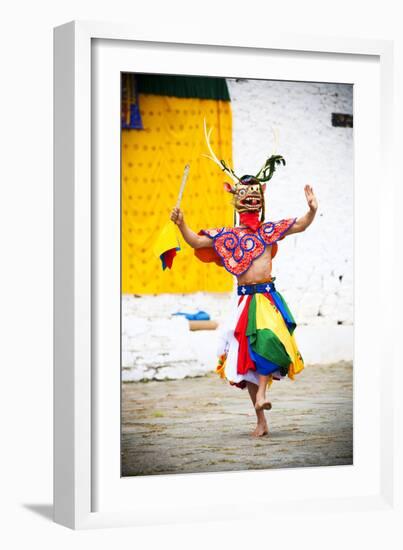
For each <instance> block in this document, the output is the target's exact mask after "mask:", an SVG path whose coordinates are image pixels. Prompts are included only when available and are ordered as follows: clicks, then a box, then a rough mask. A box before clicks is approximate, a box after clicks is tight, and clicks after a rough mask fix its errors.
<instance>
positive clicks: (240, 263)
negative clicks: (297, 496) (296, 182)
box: [171, 127, 318, 437]
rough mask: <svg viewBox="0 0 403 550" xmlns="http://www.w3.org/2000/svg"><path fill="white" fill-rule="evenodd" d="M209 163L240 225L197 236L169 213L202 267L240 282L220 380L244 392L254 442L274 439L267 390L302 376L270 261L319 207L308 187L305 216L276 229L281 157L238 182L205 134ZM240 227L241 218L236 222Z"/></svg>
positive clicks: (225, 336)
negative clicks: (269, 211)
mask: <svg viewBox="0 0 403 550" xmlns="http://www.w3.org/2000/svg"><path fill="white" fill-rule="evenodd" d="M205 132H206V140H207V145H208V148H209V150H210V155H211V156H210V157H209V158H210V159H211V160H213V161H214V162H216V164H218V165H219V166H220V168H221V169H222V170H223V171H224V172H225V173H226V174H227V175H228V176H229V177H230V178H231V179H232V180H233V182H234V185H231V184H229V183H225V184H224V188H225V190H226V191H227V192H229V193H231V194H232V196H233V203H234V207H235V212H236V213H237V214H238V216H239V222H238V223H234V226H233V227H220V228H216V229H203V230H201V231H200V232H199V233H195V232H194V231H193V230H192V229H190V228H189V227H188V225H187V224H186V222H185V219H184V215H183V212H182V211H181V210H180V208H174V209H173V210H172V212H171V220H172V221H173V222H174V223H176V225H177V226H178V228H179V230H180V232H181V233H182V236H183V238H184V240H185V242H186V243H187V244H188V245H190V246H191V247H192V248H194V250H195V255H196V256H197V257H198V258H199V259H200V260H201V261H204V262H212V261H214V262H216V263H217V264H218V265H221V266H223V267H224V268H225V269H227V271H229V272H230V273H231V274H232V275H234V276H235V277H236V278H237V284H238V288H237V293H238V295H239V300H238V306H237V309H236V312H235V313H234V317H233V318H232V320H231V323H230V324H229V326H228V328H227V329H226V330H224V332H223V337H222V343H221V349H220V353H219V364H218V366H217V369H216V372H217V373H218V374H219V375H220V376H221V377H222V378H226V379H227V380H228V381H229V382H230V383H231V384H232V385H234V386H236V387H238V388H242V389H243V388H247V389H248V392H249V395H250V398H251V400H252V403H253V406H254V410H255V412H256V417H257V425H256V428H255V429H254V431H253V432H252V435H254V436H256V437H260V436H263V435H266V434H268V433H269V429H268V425H267V420H266V417H265V413H264V411H265V410H269V409H270V408H271V403H270V401H269V400H268V399H267V397H266V389H267V387H269V386H270V385H271V382H272V380H280V379H281V378H283V377H285V376H288V377H289V378H291V379H294V375H295V374H297V373H299V372H301V370H302V369H303V368H304V363H303V359H302V357H301V354H300V352H299V350H298V347H297V344H296V341H295V338H294V330H295V327H296V323H295V320H294V318H293V316H292V313H291V311H290V309H289V308H288V306H287V303H286V302H285V300H284V298H283V297H282V296H281V294H280V293H279V292H278V291H277V290H276V288H275V284H274V281H275V277H272V260H273V258H274V256H275V255H276V253H277V246H278V245H277V242H278V241H279V240H280V239H283V238H285V237H287V236H289V235H292V234H294V233H300V232H302V231H305V229H306V228H307V227H309V225H310V224H311V223H312V221H313V220H314V218H315V214H316V211H317V209H318V202H317V199H316V197H315V194H314V192H313V189H312V187H311V186H310V185H306V186H305V188H304V191H305V197H306V201H307V204H308V211H307V212H306V214H304V215H303V216H302V217H300V218H288V219H283V220H280V221H277V222H273V221H265V201H264V192H265V189H266V183H267V182H268V181H269V180H270V179H271V178H272V176H273V174H274V172H275V170H276V167H277V166H278V165H285V161H284V159H283V157H282V156H280V155H272V156H271V157H270V158H268V159H267V161H266V162H265V164H264V165H263V167H262V168H261V170H260V171H259V172H258V174H257V175H256V176H250V175H245V176H242V177H241V178H238V177H237V176H236V174H235V172H234V171H233V170H232V169H231V168H230V167H228V166H227V164H226V163H225V162H224V161H223V160H218V159H217V157H216V156H215V154H214V152H213V150H212V148H211V145H210V135H211V130H210V131H209V132H208V133H207V129H206V127H205ZM235 220H236V216H235Z"/></svg>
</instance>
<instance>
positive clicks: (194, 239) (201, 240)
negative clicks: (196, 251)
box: [171, 208, 213, 248]
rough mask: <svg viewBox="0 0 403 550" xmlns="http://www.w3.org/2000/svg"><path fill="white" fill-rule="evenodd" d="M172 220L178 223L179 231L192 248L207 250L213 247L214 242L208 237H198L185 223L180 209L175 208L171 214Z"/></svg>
mask: <svg viewBox="0 0 403 550" xmlns="http://www.w3.org/2000/svg"><path fill="white" fill-rule="evenodd" d="M171 220H172V221H173V222H174V223H176V225H177V226H178V228H179V231H180V232H181V233H182V237H183V238H184V240H185V241H186V242H187V244H188V245H189V246H191V247H192V248H205V247H208V246H210V247H211V246H213V240H212V239H210V237H206V235H198V234H197V233H195V232H194V231H193V230H192V229H190V227H188V226H187V225H186V223H185V218H184V217H183V212H182V210H181V209H180V208H174V209H173V210H172V212H171Z"/></svg>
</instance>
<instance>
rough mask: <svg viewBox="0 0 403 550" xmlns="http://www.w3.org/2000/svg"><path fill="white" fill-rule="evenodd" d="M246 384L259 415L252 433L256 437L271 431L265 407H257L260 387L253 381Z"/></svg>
mask: <svg viewBox="0 0 403 550" xmlns="http://www.w3.org/2000/svg"><path fill="white" fill-rule="evenodd" d="M246 385H247V388H248V392H249V395H250V398H251V401H252V403H253V408H254V410H255V413H256V417H257V424H256V428H255V429H254V430H253V432H252V435H253V436H255V437H261V436H262V435H266V434H268V433H269V427H268V425H267V420H266V417H265V414H264V409H260V410H257V409H256V407H255V404H256V393H257V391H258V387H257V386H256V384H252V382H247V383H246Z"/></svg>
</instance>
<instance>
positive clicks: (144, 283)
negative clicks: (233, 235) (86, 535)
mask: <svg viewBox="0 0 403 550" xmlns="http://www.w3.org/2000/svg"><path fill="white" fill-rule="evenodd" d="M139 105H140V110H141V116H142V120H143V125H144V130H122V292H123V293H129V294H154V293H155V294H157V293H162V292H174V293H185V292H195V291H198V290H206V291H212V292H214V291H217V292H224V291H229V290H231V288H232V277H231V275H230V274H229V273H228V272H227V271H226V270H225V269H224V268H222V267H219V266H217V265H215V264H214V263H212V264H204V263H202V262H200V261H199V260H197V258H196V257H195V256H194V252H193V249H191V248H190V247H189V246H188V245H187V244H186V243H185V242H184V241H183V239H182V236H181V235H180V233H179V230H178V229H177V228H175V229H176V231H177V232H178V237H179V242H180V247H181V251H180V252H178V253H177V256H176V258H175V260H174V263H173V268H172V270H169V269H166V270H165V271H163V270H162V268H161V261H160V259H159V258H156V257H155V256H154V254H153V244H154V242H155V240H156V237H157V235H158V232H159V231H161V229H162V228H163V227H164V225H165V224H166V222H167V221H168V220H169V214H170V211H171V209H172V208H173V207H174V206H175V203H176V199H177V195H178V192H179V188H180V183H181V179H182V174H183V170H184V167H185V164H187V163H189V164H190V174H189V178H188V181H187V184H186V187H185V191H184V195H183V199H182V204H181V208H182V210H183V211H184V215H185V220H186V223H187V224H188V225H189V226H190V227H191V228H192V229H193V230H194V231H195V232H196V233H197V232H198V231H199V230H200V229H202V228H207V227H216V226H224V225H231V224H232V216H233V208H232V206H231V196H230V194H229V193H226V192H225V191H224V189H223V183H224V181H225V180H226V177H225V175H224V173H223V172H221V171H220V169H219V167H218V166H216V165H215V164H214V163H213V162H212V161H210V160H208V159H206V158H204V157H202V154H203V153H207V152H208V151H207V147H206V144H205V138H204V131H203V118H204V117H205V118H206V120H207V124H208V126H209V127H211V126H213V127H214V130H213V134H212V138H211V143H212V146H213V148H214V151H215V152H216V154H217V156H218V157H219V158H223V159H224V160H226V161H228V162H229V163H230V165H232V114H231V105H230V103H229V102H226V101H215V100H210V99H188V98H185V99H184V98H175V97H167V96H157V95H148V94H140V96H139Z"/></svg>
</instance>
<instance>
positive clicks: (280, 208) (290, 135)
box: [228, 80, 353, 324]
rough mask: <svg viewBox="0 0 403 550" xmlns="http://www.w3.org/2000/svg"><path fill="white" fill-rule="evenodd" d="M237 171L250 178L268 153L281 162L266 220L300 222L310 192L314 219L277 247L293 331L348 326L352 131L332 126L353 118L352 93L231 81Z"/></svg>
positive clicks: (336, 87) (333, 87)
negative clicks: (334, 120)
mask: <svg viewBox="0 0 403 550" xmlns="http://www.w3.org/2000/svg"><path fill="white" fill-rule="evenodd" d="M228 84H229V89H230V94H231V98H232V110H233V151H234V159H235V171H236V173H237V174H241V175H243V174H244V173H245V174H249V173H252V174H253V173H256V172H257V171H258V169H259V168H260V166H261V165H262V164H263V162H264V160H265V158H266V157H267V156H268V155H269V154H271V152H272V149H273V136H272V128H273V129H277V130H278V133H279V144H278V150H277V152H278V153H280V154H282V155H283V156H284V158H285V159H286V162H287V165H286V167H284V168H283V167H280V168H278V170H277V172H276V174H275V176H274V177H273V179H272V180H271V182H270V183H269V186H268V189H267V193H266V218H267V219H270V220H276V219H280V218H285V217H294V216H300V215H302V214H303V213H304V212H305V210H306V203H305V197H304V192H303V188H304V185H305V184H307V183H309V184H310V185H312V186H313V188H314V190H315V192H316V194H317V196H318V200H319V212H318V215H317V217H316V219H315V221H314V223H313V224H312V225H311V227H309V228H308V229H307V231H306V232H305V233H302V234H299V235H295V236H292V237H289V238H288V239H286V240H284V241H282V242H281V243H280V244H279V252H278V256H277V257H276V258H275V260H274V265H273V274H274V275H276V277H277V283H278V284H277V286H278V289H279V290H280V291H284V294H285V297H286V299H287V301H288V302H289V304H290V307H291V308H292V310H293V312H295V316H296V317H297V318H298V321H299V323H304V324H333V323H335V324H337V323H342V324H352V322H353V308H352V300H353V130H352V128H337V127H333V126H332V124H331V114H332V113H333V112H336V113H337V112H338V113H340V112H341V113H349V114H352V112H353V90H352V86H350V85H342V84H320V83H298V82H268V81H256V80H254V81H252V80H249V81H242V80H241V81H232V80H231V81H229V82H228Z"/></svg>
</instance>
